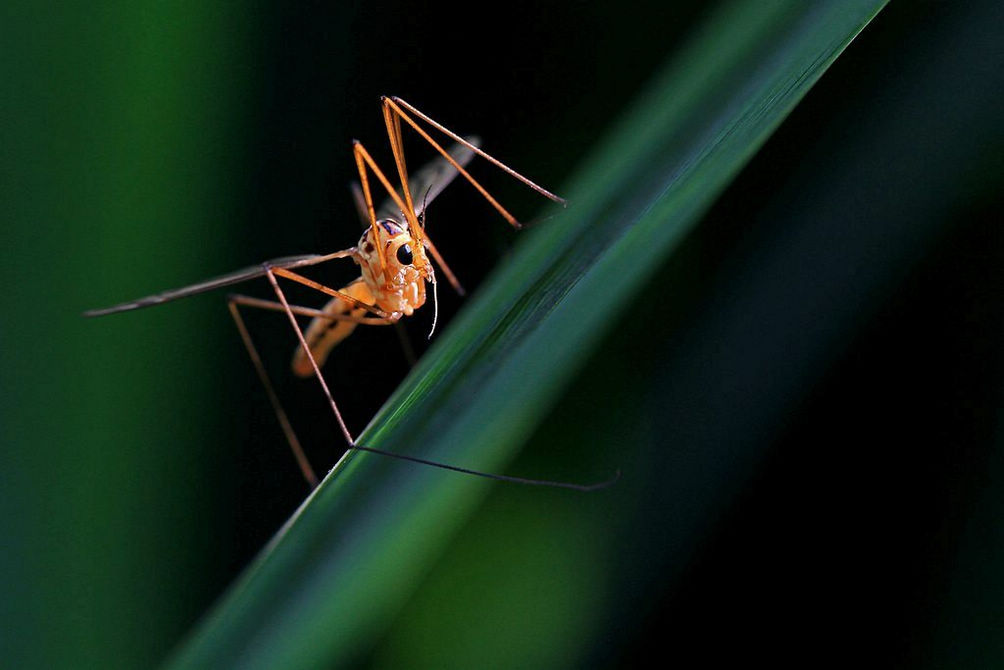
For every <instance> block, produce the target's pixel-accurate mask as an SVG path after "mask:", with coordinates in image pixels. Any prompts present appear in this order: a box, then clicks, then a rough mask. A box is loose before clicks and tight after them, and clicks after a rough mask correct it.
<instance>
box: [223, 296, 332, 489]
mask: <svg viewBox="0 0 1004 670" xmlns="http://www.w3.org/2000/svg"><path fill="white" fill-rule="evenodd" d="M240 298H241V296H234V297H232V298H230V299H229V300H228V301H227V307H229V309H230V315H231V316H232V317H233V318H234V323H236V324H237V331H238V332H239V333H240V335H241V340H242V341H243V342H244V348H245V349H247V352H248V356H250V357H251V363H252V364H253V365H254V369H255V372H256V373H258V379H260V380H261V383H262V386H264V387H265V393H266V394H268V401H269V403H270V404H271V405H272V410H273V411H275V416H276V418H278V419H279V425H280V426H282V432H283V434H284V435H285V436H286V442H288V443H289V448H290V449H291V450H292V451H293V457H294V458H296V464H297V465H299V466H300V472H302V473H303V478H304V479H306V480H307V484H309V485H310V488H311V489H313V488H315V487H316V486H317V475H316V474H315V473H314V468H312V467H311V465H310V461H308V460H307V455H306V454H305V453H303V447H302V446H301V445H300V440H299V439H298V438H297V437H296V432H295V431H294V430H293V426H292V424H291V423H290V422H289V416H288V415H287V414H286V410H285V409H284V408H283V406H282V403H281V402H279V396H278V395H277V394H276V392H275V387H274V386H273V385H272V380H271V379H269V376H268V373H267V372H265V366H264V364H262V361H261V356H260V355H259V354H258V348H257V347H255V345H254V342H253V341H252V339H251V333H249V332H248V329H247V326H246V325H245V324H244V318H243V317H242V316H241V313H240V307H239V305H240V303H241V300H240Z"/></svg>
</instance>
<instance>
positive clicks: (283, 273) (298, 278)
mask: <svg viewBox="0 0 1004 670" xmlns="http://www.w3.org/2000/svg"><path fill="white" fill-rule="evenodd" d="M377 248H378V249H379V248H380V245H377ZM267 270H268V272H267V274H269V275H271V274H275V275H278V276H280V277H284V278H285V279H289V280H291V281H295V282H296V283H298V284H303V285H304V286H309V287H310V288H312V289H314V290H317V291H320V292H321V293H324V294H325V295H330V296H331V297H332V298H341V299H342V300H344V301H345V302H347V303H349V304H350V305H354V306H356V307H359V308H360V309H365V310H366V311H367V312H372V313H373V314H376V315H377V316H380V317H382V318H385V319H388V318H392V317H391V315H390V314H388V313H387V312H385V311H383V310H382V309H380V308H379V307H377V306H376V305H370V304H367V303H365V302H363V301H362V300H359V299H357V298H353V297H352V296H350V295H349V294H348V293H342V292H341V291H336V290H335V289H333V288H330V287H328V286H325V285H324V284H321V283H319V282H316V281H314V280H313V279H308V278H306V277H304V276H303V275H300V274H297V273H295V272H290V271H289V270H286V269H285V268H273V267H269V268H267Z"/></svg>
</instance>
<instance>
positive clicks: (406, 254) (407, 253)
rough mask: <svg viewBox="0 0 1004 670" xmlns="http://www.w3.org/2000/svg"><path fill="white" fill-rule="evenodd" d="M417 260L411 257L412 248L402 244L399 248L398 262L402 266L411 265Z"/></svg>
mask: <svg viewBox="0 0 1004 670" xmlns="http://www.w3.org/2000/svg"><path fill="white" fill-rule="evenodd" d="M413 260H415V259H414V258H412V256H411V247H409V246H408V245H407V244H402V245H401V246H399V247H398V248H397V262H398V263H400V264H401V265H411V262H412V261H413Z"/></svg>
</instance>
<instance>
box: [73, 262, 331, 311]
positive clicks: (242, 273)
mask: <svg viewBox="0 0 1004 670" xmlns="http://www.w3.org/2000/svg"><path fill="white" fill-rule="evenodd" d="M327 258H329V256H320V255H318V254H307V255H304V256H283V257H282V258H276V259H273V260H270V261H268V262H267V263H268V265H270V266H271V267H276V268H294V267H301V266H304V265H313V264H314V263H317V262H319V259H327ZM264 276H265V267H264V264H262V263H259V264H258V265H252V266H251V267H248V268H244V269H242V270H237V271H235V272H230V273H228V274H225V275H221V276H219V277H214V278H212V279H207V280H206V281H202V282H199V283H198V284H192V285H190V286H185V287H183V288H176V289H171V290H168V291H161V292H160V293H155V294H153V295H148V296H146V297H145V298H139V299H138V300H133V301H131V302H123V303H121V304H118V305H113V306H112V307H105V308H104V309H91V310H88V311H86V312H84V316H104V315H106V314H115V313H116V312H128V311H130V310H133V309H139V308H141V307H151V306H153V305H160V304H162V303H165V302H169V301H171V300H177V299H178V298H187V297H188V296H190V295H196V294H198V293H205V292H206V291H212V290H213V289H217V288H222V287H224V286H230V285H232V284H238V283H240V282H242V281H247V280H248V279H255V278H256V277H264Z"/></svg>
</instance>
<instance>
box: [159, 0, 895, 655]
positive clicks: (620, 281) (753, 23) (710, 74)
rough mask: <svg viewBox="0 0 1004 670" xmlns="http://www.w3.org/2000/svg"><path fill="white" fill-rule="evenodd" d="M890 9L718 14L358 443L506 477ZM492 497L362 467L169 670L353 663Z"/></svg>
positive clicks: (319, 495) (446, 480) (317, 507)
mask: <svg viewBox="0 0 1004 670" xmlns="http://www.w3.org/2000/svg"><path fill="white" fill-rule="evenodd" d="M884 4H885V2H881V1H870V2H866V1H864V0H861V1H857V2H818V3H811V4H808V3H803V2H776V3H770V5H769V7H768V8H767V9H765V8H764V5H763V4H762V3H753V2H740V3H734V4H731V5H729V6H728V7H727V8H725V9H724V10H722V11H721V12H719V13H718V14H717V15H715V16H714V17H712V19H711V20H710V21H709V22H708V23H707V25H706V26H705V28H704V29H703V30H702V31H701V33H700V34H699V35H698V36H696V37H695V39H694V40H693V41H692V42H691V43H690V44H689V45H688V46H686V47H685V48H684V49H683V50H682V51H681V53H680V54H679V55H678V56H677V57H676V58H674V59H673V60H672V62H671V63H670V64H669V67H668V68H667V69H666V70H665V72H664V74H663V75H662V76H661V77H659V79H658V80H657V81H656V82H654V84H653V85H652V87H651V88H650V89H649V91H648V92H647V93H646V94H645V95H644V96H643V97H642V99H641V100H640V101H639V102H638V103H637V104H636V105H635V106H634V108H633V110H632V111H631V112H630V113H629V114H628V115H626V116H625V118H624V119H623V121H622V122H621V123H620V124H618V127H617V128H616V129H615V130H614V131H613V132H612V133H611V135H610V136H609V137H608V138H607V139H606V140H604V141H603V142H602V143H601V144H600V145H599V146H598V148H597V149H596V151H595V153H594V154H593V156H592V158H590V159H589V160H588V161H587V162H586V164H585V165H584V167H583V169H582V170H581V172H580V173H579V176H577V177H576V178H574V179H573V181H572V184H571V187H570V189H568V191H567V193H566V195H567V196H568V198H569V201H570V202H571V203H572V204H571V205H570V207H569V208H568V210H567V211H566V212H564V213H562V214H561V215H560V216H558V217H555V218H554V219H553V220H550V221H548V222H547V223H546V224H543V225H541V226H540V227H538V228H535V229H533V230H531V231H528V232H527V234H526V235H525V236H524V238H523V239H521V241H520V244H519V249H518V251H517V253H516V254H514V257H513V258H512V260H511V261H510V262H508V263H507V264H506V265H505V266H504V267H501V268H499V271H498V272H497V273H496V274H495V275H494V276H493V277H492V278H491V279H490V280H489V281H488V282H487V283H486V285H485V286H484V287H483V288H482V290H481V291H480V292H479V294H478V295H477V296H476V298H475V299H474V300H472V301H471V303H470V304H469V305H468V306H467V309H466V310H465V311H464V312H463V313H462V314H460V315H459V316H458V318H457V319H456V320H455V321H454V322H453V323H452V324H451V325H450V327H449V329H448V330H447V332H446V333H444V335H443V336H442V337H441V339H440V340H439V341H438V342H437V343H436V345H435V346H434V347H433V348H432V349H431V350H430V351H429V353H428V355H427V356H426V357H425V358H424V359H423V361H422V363H421V364H420V365H419V366H418V367H417V368H416V370H415V371H414V373H413V374H412V375H411V376H410V377H409V378H408V379H407V380H406V381H405V382H404V383H403V384H402V386H401V387H400V389H399V390H398V392H397V393H395V395H394V396H393V397H392V398H391V399H390V400H389V401H388V403H387V405H386V406H385V408H384V409H383V410H382V411H381V412H380V413H379V414H378V415H377V417H375V419H374V421H373V423H372V424H371V426H370V427H369V428H368V429H367V431H365V432H364V433H363V435H362V436H361V437H360V440H359V441H360V444H363V445H365V446H373V447H379V448H381V449H387V450H390V451H394V452H398V453H405V454H409V455H413V456H418V457H421V458H426V459H430V460H435V461H440V462H445V463H451V464H457V465H462V466H464V467H471V468H475V469H479V470H485V471H490V472H500V471H504V470H505V464H506V463H507V462H509V461H510V460H511V459H512V458H513V456H514V454H515V453H516V452H517V450H518V448H519V446H520V445H521V444H522V443H523V441H525V439H526V438H527V436H528V435H529V434H530V432H531V431H532V430H533V429H534V427H535V426H536V425H537V423H538V422H539V421H540V420H541V418H542V417H543V416H544V413H545V412H546V411H547V409H548V408H549V407H550V406H551V404H552V403H553V402H554V399H555V396H556V394H557V393H558V392H559V391H560V390H561V389H562V388H563V387H564V385H565V384H566V383H567V381H568V380H569V379H570V378H571V376H572V375H573V374H574V373H575V372H576V370H577V366H578V365H579V364H580V363H581V362H582V361H583V360H585V357H586V356H587V355H588V353H589V352H590V351H591V350H592V348H593V347H594V346H595V344H596V343H597V341H598V340H599V338H600V337H601V335H602V334H603V333H604V332H605V331H606V330H607V329H608V328H609V327H611V324H612V317H613V316H614V315H616V314H617V309H618V306H619V305H620V304H622V303H623V302H624V301H625V299H626V298H627V297H628V296H633V295H636V292H638V291H641V290H650V291H651V292H652V295H653V299H654V300H657V299H658V298H659V292H660V291H662V290H673V289H672V288H670V287H662V286H658V285H656V286H652V285H651V273H652V272H653V270H654V268H655V267H656V264H657V263H658V262H659V260H660V259H662V258H664V257H665V256H666V254H668V253H670V252H671V251H672V250H673V248H674V247H675V245H676V244H677V243H678V242H679V241H680V240H681V239H682V238H683V237H684V236H685V235H686V233H687V232H688V231H689V230H690V229H692V227H693V226H694V225H696V223H697V222H698V220H699V217H700V216H701V214H702V213H703V212H704V211H706V210H707V208H708V207H710V205H711V204H712V202H713V201H714V199H715V197H716V196H717V195H718V193H720V192H721V190H722V189H723V188H724V187H725V185H726V184H727V183H728V182H729V181H730V180H731V179H732V177H733V176H734V175H735V174H736V173H737V172H738V171H739V170H740V169H741V168H742V166H743V165H744V164H745V163H746V161H747V160H748V159H749V158H750V157H751V156H752V155H753V154H754V153H755V152H756V150H757V149H758V148H759V147H760V145H761V144H762V143H763V142H764V141H765V139H766V138H767V137H768V136H769V134H770V133H771V131H772V130H773V129H774V128H776V127H777V125H778V124H779V123H780V122H781V121H782V120H783V119H784V117H785V115H786V114H787V113H788V112H789V111H790V110H791V109H792V108H793V107H794V105H795V104H797V102H798V101H799V100H800V99H801V97H802V96H803V95H804V94H805V92H806V91H807V90H808V89H809V88H810V87H811V86H812V84H813V83H814V82H815V81H816V80H818V78H819V77H820V76H821V75H822V73H823V72H824V71H825V70H826V68H827V67H828V65H829V64H830V63H831V62H832V61H833V60H834V59H835V58H836V57H837V56H838V55H839V53H840V52H841V50H842V49H843V48H845V47H846V45H847V44H848V43H849V42H850V41H851V40H852V39H853V38H854V36H855V35H856V34H857V33H858V32H859V31H860V30H861V29H862V28H863V27H864V26H865V25H866V24H867V23H868V21H869V20H870V19H871V18H872V17H873V16H874V15H875V14H876V13H877V12H878V11H879V10H880V9H881V7H882V6H883V5H884ZM534 474H538V473H534ZM603 474H605V473H599V476H601V477H602V476H603ZM486 490H487V485H486V483H485V482H483V481H481V480H478V479H475V478H472V477H463V476H459V475H455V474H452V473H445V472H441V471H438V470H435V469H432V468H421V467H417V466H412V465H409V464H404V463H400V462H396V461H394V460H392V459H388V458H383V457H379V456H375V455H373V454H361V453H358V452H357V453H354V454H352V455H351V457H350V458H347V459H345V461H344V463H343V464H342V465H341V466H340V467H339V468H336V470H335V471H334V472H333V473H332V474H331V475H329V476H328V477H327V478H326V480H325V482H324V483H323V484H322V485H321V487H320V488H319V489H318V490H317V491H316V492H315V494H314V495H312V496H311V498H310V499H309V500H308V501H307V502H306V503H305V504H304V506H303V507H302V508H301V510H300V511H299V512H298V513H297V515H296V516H295V517H294V519H293V520H292V521H291V523H290V524H289V525H288V526H287V527H286V528H285V529H284V531H283V532H281V533H280V534H279V536H278V537H277V538H276V540H275V541H274V542H273V544H272V545H271V546H270V547H269V549H268V550H267V551H266V552H264V554H263V555H262V557H260V558H259V560H258V561H257V562H256V564H255V565H254V566H253V567H252V569H250V570H249V571H248V573H247V574H246V575H244V576H243V578H242V579H241V581H240V583H239V584H238V585H236V586H235V587H234V589H233V590H232V592H231V593H229V594H228V595H227V596H226V597H225V598H224V600H223V601H222V602H221V603H220V604H219V605H218V606H217V608H216V609H215V611H214V612H213V613H212V615H211V616H210V617H209V618H208V619H207V620H206V621H205V622H203V624H202V626H201V627H200V629H199V630H198V631H197V632H196V633H195V635H194V636H193V637H192V638H191V639H190V640H188V641H187V643H186V644H185V645H184V646H183V647H182V648H181V649H180V650H179V653H178V655H177V656H176V657H175V658H174V659H173V662H174V664H175V665H176V666H177V667H191V666H197V667H221V666H224V667H225V666H231V665H242V666H247V667H319V666H325V667H330V666H331V665H334V664H345V663H348V662H350V661H351V660H352V659H353V658H355V657H356V656H357V655H358V654H360V653H362V652H363V651H365V649H366V645H367V643H368V642H369V641H371V640H372V639H373V638H374V636H375V635H377V634H378V633H379V632H380V631H381V630H382V629H383V628H384V627H385V626H386V624H387V622H388V620H390V619H391V618H392V617H393V616H394V615H395V613H396V612H397V611H398V610H399V608H400V607H401V605H402V603H403V602H404V601H405V599H406V598H407V596H408V594H409V593H410V592H411V589H413V588H414V585H415V583H416V581H417V580H418V579H419V578H420V577H421V575H422V574H423V572H424V570H425V568H426V566H427V565H428V564H429V563H430V562H431V561H432V560H433V559H434V558H435V556H436V555H437V554H438V552H439V551H441V548H442V546H444V544H445V542H446V541H447V539H448V538H449V537H450V536H451V535H452V534H453V533H454V532H455V530H456V529H457V528H459V526H460V525H461V524H462V523H463V522H464V520H465V519H466V518H467V515H468V514H469V513H470V512H471V511H472V510H473V509H474V507H475V506H476V504H477V503H478V501H479V500H480V499H481V497H482V496H483V495H484V493H485V491H486ZM600 495H602V494H600Z"/></svg>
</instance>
